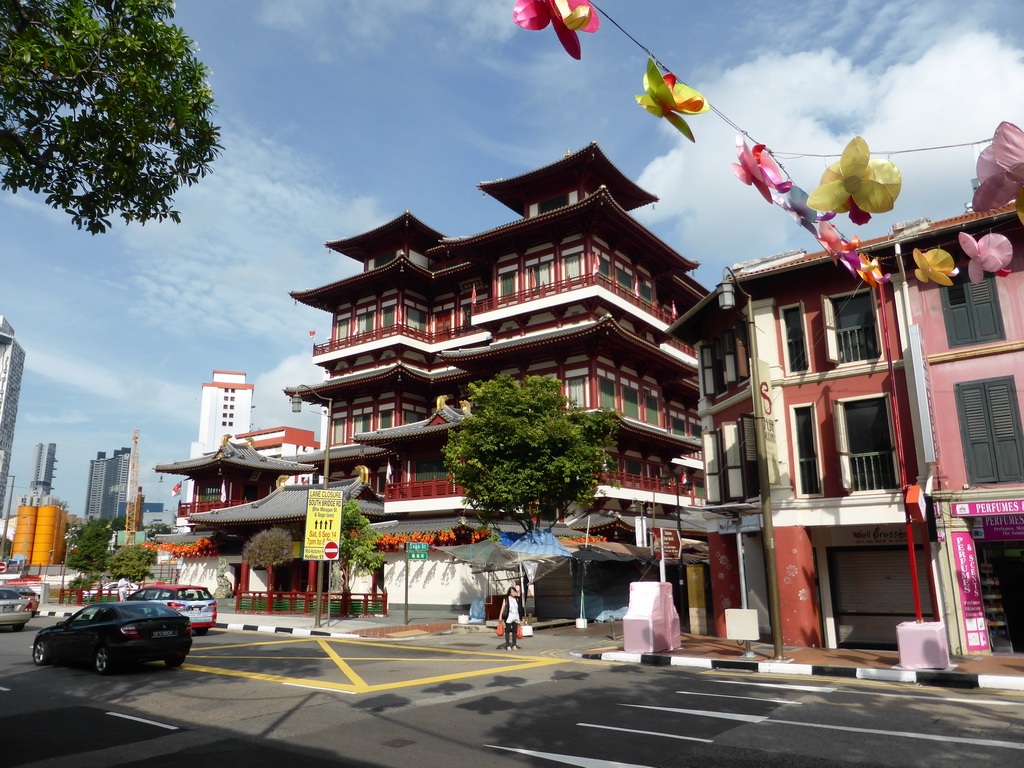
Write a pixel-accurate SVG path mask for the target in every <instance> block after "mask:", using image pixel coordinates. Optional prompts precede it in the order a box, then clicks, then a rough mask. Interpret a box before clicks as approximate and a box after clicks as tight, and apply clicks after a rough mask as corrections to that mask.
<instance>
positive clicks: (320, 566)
mask: <svg viewBox="0 0 1024 768" xmlns="http://www.w3.org/2000/svg"><path fill="white" fill-rule="evenodd" d="M302 389H305V390H306V391H307V392H309V394H311V395H313V396H314V397H316V398H318V399H320V400H322V401H323V402H325V403H327V429H325V430H324V490H325V491H326V490H327V487H328V483H329V482H330V477H331V420H332V419H333V418H334V400H333V398H330V397H324V396H323V395H321V394H320V393H319V392H317V391H316V390H314V389H312V388H311V387H309V386H308V385H306V384H299V386H297V387H296V388H295V393H294V394H293V395H292V413H300V412H301V411H302V396H301V395H300V394H299V391H300V390H302ZM323 581H324V561H323V560H317V561H316V615H315V616H314V617H313V626H314V627H319V626H320V613H321V606H322V604H323V596H324V591H323Z"/></svg>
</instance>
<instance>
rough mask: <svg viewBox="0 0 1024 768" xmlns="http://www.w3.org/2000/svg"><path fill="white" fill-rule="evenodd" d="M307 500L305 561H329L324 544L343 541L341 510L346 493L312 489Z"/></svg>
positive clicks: (303, 557) (303, 556)
mask: <svg viewBox="0 0 1024 768" xmlns="http://www.w3.org/2000/svg"><path fill="white" fill-rule="evenodd" d="M308 493H309V496H308V497H307V499H306V540H305V542H304V545H303V555H302V559H303V560H327V559H329V558H327V557H326V556H325V555H324V544H326V543H327V542H329V541H333V542H337V541H340V540H341V510H342V507H343V506H344V504H345V492H344V491H332V490H328V489H324V488H310V489H309V491H308Z"/></svg>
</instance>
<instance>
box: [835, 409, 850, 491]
mask: <svg viewBox="0 0 1024 768" xmlns="http://www.w3.org/2000/svg"><path fill="white" fill-rule="evenodd" d="M832 425H833V427H834V429H835V431H836V453H838V454H839V476H840V479H841V480H842V484H843V488H845V489H846V490H848V491H851V490H853V467H851V466H850V439H849V437H848V436H847V433H846V407H845V406H844V405H843V404H842V403H832Z"/></svg>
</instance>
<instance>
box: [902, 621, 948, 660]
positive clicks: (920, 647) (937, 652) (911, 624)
mask: <svg viewBox="0 0 1024 768" xmlns="http://www.w3.org/2000/svg"><path fill="white" fill-rule="evenodd" d="M896 644H897V646H899V651H900V666H901V667H902V668H904V669H947V668H948V667H949V643H948V642H946V625H945V624H943V623H942V622H941V621H922V622H921V623H920V624H919V623H917V622H916V621H904V622H903V623H902V624H897V625H896Z"/></svg>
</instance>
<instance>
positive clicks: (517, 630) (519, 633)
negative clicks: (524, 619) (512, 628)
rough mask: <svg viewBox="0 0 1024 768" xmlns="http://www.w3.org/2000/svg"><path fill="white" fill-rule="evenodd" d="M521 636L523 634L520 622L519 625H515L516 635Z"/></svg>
mask: <svg viewBox="0 0 1024 768" xmlns="http://www.w3.org/2000/svg"><path fill="white" fill-rule="evenodd" d="M522 636H523V625H522V624H520V625H519V626H517V627H516V637H522Z"/></svg>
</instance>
